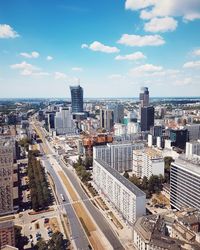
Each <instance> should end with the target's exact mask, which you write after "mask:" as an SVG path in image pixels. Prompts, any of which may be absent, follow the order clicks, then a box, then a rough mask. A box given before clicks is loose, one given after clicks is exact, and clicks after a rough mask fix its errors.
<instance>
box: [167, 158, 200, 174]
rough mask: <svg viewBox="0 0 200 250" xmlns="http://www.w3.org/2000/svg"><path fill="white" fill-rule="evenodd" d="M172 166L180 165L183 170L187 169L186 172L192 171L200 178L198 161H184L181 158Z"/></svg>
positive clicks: (199, 163) (199, 162)
mask: <svg viewBox="0 0 200 250" xmlns="http://www.w3.org/2000/svg"><path fill="white" fill-rule="evenodd" d="M172 164H175V165H178V166H180V167H182V168H183V169H185V170H186V171H190V172H192V173H194V174H196V175H199V176H200V161H198V160H196V162H195V161H191V160H187V159H184V158H183V159H182V158H180V157H179V158H178V159H176V160H175V162H172Z"/></svg>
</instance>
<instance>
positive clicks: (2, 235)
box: [0, 221, 18, 249]
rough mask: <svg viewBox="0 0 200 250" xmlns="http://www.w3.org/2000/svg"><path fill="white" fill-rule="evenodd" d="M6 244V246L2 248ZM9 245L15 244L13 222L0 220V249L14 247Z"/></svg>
mask: <svg viewBox="0 0 200 250" xmlns="http://www.w3.org/2000/svg"><path fill="white" fill-rule="evenodd" d="M6 246H7V248H4V247H6ZM11 246H13V247H14V246H15V231H14V223H13V222H12V221H5V222H0V249H16V248H11ZM17 249H18V248H17Z"/></svg>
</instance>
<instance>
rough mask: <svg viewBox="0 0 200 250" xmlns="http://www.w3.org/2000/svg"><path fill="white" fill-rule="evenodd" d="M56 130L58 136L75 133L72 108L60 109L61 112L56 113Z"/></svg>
mask: <svg viewBox="0 0 200 250" xmlns="http://www.w3.org/2000/svg"><path fill="white" fill-rule="evenodd" d="M55 130H56V134H57V135H64V134H71V133H74V132H75V128H74V123H73V119H72V110H71V107H60V110H59V112H56V115H55Z"/></svg>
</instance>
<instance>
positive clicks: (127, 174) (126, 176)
mask: <svg viewBox="0 0 200 250" xmlns="http://www.w3.org/2000/svg"><path fill="white" fill-rule="evenodd" d="M123 175H124V177H125V178H126V179H129V173H128V172H127V171H125V172H124V174H123Z"/></svg>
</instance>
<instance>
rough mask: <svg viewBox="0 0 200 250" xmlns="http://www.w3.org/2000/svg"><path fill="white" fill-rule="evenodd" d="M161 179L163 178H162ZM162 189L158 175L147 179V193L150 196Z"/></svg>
mask: <svg viewBox="0 0 200 250" xmlns="http://www.w3.org/2000/svg"><path fill="white" fill-rule="evenodd" d="M162 178H163V177H162ZM161 189H162V182H161V179H160V178H159V176H158V175H152V176H151V177H150V178H149V183H148V191H149V192H150V194H152V193H158V192H160V191H161Z"/></svg>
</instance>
